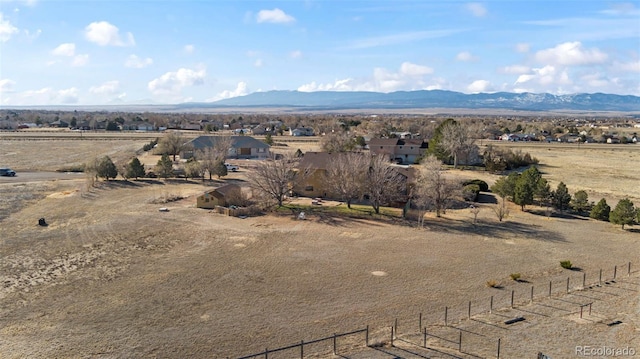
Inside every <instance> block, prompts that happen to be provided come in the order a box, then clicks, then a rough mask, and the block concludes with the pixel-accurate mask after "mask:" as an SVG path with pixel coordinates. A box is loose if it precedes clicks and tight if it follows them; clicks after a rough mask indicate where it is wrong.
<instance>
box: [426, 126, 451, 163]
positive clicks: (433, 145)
mask: <svg viewBox="0 0 640 359" xmlns="http://www.w3.org/2000/svg"><path fill="white" fill-rule="evenodd" d="M457 124H458V123H457V122H456V121H455V120H454V119H452V118H448V119H446V120H445V121H444V122H442V123H441V124H440V125H439V126H438V127H437V128H436V129H435V131H434V132H433V136H432V137H431V139H430V140H429V148H428V149H427V153H428V154H431V155H434V156H436V158H438V159H439V160H440V161H448V160H449V153H448V152H447V150H446V149H445V148H444V147H443V146H442V138H443V134H442V131H443V129H444V128H445V127H447V126H455V125H457Z"/></svg>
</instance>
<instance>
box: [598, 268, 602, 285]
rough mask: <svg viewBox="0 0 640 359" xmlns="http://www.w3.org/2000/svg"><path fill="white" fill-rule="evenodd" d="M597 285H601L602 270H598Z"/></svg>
mask: <svg viewBox="0 0 640 359" xmlns="http://www.w3.org/2000/svg"><path fill="white" fill-rule="evenodd" d="M598 285H602V269H600V277H599V278H598Z"/></svg>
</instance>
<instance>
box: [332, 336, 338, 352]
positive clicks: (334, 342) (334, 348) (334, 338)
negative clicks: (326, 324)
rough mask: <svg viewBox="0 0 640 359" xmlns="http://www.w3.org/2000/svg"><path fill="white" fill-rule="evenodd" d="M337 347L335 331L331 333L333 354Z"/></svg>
mask: <svg viewBox="0 0 640 359" xmlns="http://www.w3.org/2000/svg"><path fill="white" fill-rule="evenodd" d="M337 352H338V351H337V348H336V333H333V355H336V354H337Z"/></svg>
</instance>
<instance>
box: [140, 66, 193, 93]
mask: <svg viewBox="0 0 640 359" xmlns="http://www.w3.org/2000/svg"><path fill="white" fill-rule="evenodd" d="M205 76H206V70H204V69H201V70H197V71H196V70H192V69H185V68H181V69H178V71H175V72H167V73H165V74H164V75H162V76H160V77H158V78H157V79H154V80H151V81H149V84H148V85H147V87H148V89H149V91H151V92H152V93H154V94H169V95H175V94H177V93H179V92H180V91H181V90H182V88H184V87H187V86H193V85H201V84H203V83H204V78H205Z"/></svg>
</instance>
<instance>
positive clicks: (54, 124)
mask: <svg viewBox="0 0 640 359" xmlns="http://www.w3.org/2000/svg"><path fill="white" fill-rule="evenodd" d="M49 125H50V126H51V127H60V128H67V127H69V123H68V122H66V121H63V120H60V119H58V120H55V121H53V122H51V123H50V124H49Z"/></svg>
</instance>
